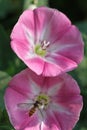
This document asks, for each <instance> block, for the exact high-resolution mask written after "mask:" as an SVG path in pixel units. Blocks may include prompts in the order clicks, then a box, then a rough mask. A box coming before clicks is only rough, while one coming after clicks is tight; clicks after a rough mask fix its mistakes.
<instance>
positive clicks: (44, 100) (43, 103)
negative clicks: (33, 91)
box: [36, 93, 50, 109]
mask: <svg viewBox="0 0 87 130" xmlns="http://www.w3.org/2000/svg"><path fill="white" fill-rule="evenodd" d="M36 100H37V101H38V102H39V103H40V104H39V108H41V109H44V108H46V107H47V106H48V104H49V102H50V98H49V96H48V95H46V94H44V93H41V94H40V95H38V96H37V98H36Z"/></svg>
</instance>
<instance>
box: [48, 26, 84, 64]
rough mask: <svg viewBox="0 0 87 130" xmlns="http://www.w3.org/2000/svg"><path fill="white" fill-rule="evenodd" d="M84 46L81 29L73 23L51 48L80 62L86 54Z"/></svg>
mask: <svg viewBox="0 0 87 130" xmlns="http://www.w3.org/2000/svg"><path fill="white" fill-rule="evenodd" d="M83 46H84V44H83V40H82V37H81V34H80V32H79V30H78V29H77V28H76V27H75V26H73V25H72V26H71V27H70V28H69V29H68V31H67V32H66V33H65V34H64V35H63V36H62V37H61V39H56V41H55V42H54V43H53V45H52V46H50V48H49V50H51V49H52V50H51V52H53V53H55V54H60V55H62V56H65V57H66V58H69V59H71V60H72V61H74V62H76V64H78V63H80V62H81V60H82V58H83V55H84V52H83V49H82V48H83Z"/></svg>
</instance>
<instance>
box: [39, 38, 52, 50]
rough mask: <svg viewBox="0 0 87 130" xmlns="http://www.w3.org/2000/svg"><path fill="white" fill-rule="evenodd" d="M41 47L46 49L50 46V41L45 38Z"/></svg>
mask: <svg viewBox="0 0 87 130" xmlns="http://www.w3.org/2000/svg"><path fill="white" fill-rule="evenodd" d="M41 44H42V45H41V47H42V49H43V50H46V48H47V47H48V46H49V44H50V42H47V41H46V40H44V41H43V42H42V43H41Z"/></svg>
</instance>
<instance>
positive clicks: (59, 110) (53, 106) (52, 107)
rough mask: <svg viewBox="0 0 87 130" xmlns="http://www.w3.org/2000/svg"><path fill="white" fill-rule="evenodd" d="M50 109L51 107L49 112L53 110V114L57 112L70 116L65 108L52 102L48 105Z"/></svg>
mask: <svg viewBox="0 0 87 130" xmlns="http://www.w3.org/2000/svg"><path fill="white" fill-rule="evenodd" d="M50 107H51V110H53V111H55V112H56V111H58V112H61V113H66V114H67V115H71V112H69V110H68V109H67V108H66V107H63V106H61V105H59V104H57V103H54V102H52V103H51V104H50Z"/></svg>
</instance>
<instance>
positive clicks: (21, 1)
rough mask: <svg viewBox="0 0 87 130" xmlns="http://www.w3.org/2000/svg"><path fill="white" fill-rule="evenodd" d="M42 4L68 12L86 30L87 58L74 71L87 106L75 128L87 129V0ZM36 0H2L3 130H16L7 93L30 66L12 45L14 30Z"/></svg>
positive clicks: (0, 120) (0, 68) (0, 74)
mask: <svg viewBox="0 0 87 130" xmlns="http://www.w3.org/2000/svg"><path fill="white" fill-rule="evenodd" d="M38 1H39V2H38V6H42V5H46V6H49V7H52V8H56V9H58V10H60V11H62V12H64V13H65V14H66V15H67V16H68V17H69V18H70V19H71V21H72V23H73V24H76V25H77V26H78V28H79V29H80V31H81V32H82V36H83V40H84V43H85V45H84V54H85V56H84V59H83V61H82V63H81V64H80V65H79V67H78V68H77V69H76V70H74V71H72V72H70V74H71V75H72V76H73V77H74V78H75V79H76V80H77V82H78V84H79V86H80V89H81V95H82V96H83V101H84V107H83V110H82V112H81V116H80V120H79V122H78V123H77V125H76V127H75V128H74V130H87V123H86V122H87V101H86V99H87V0H83V1H82V0H49V1H48V0H38ZM32 2H33V0H0V130H14V129H13V127H12V126H11V124H10V122H9V119H8V115H7V112H6V110H5V106H4V101H3V96H4V92H5V88H6V87H7V84H8V82H9V80H10V79H11V77H12V76H13V75H15V74H16V73H18V72H20V71H21V70H22V69H24V68H26V66H25V65H24V63H23V62H22V61H21V60H20V59H18V57H17V56H16V55H15V54H14V52H13V51H12V50H11V47H10V33H11V30H12V28H13V26H14V24H15V23H16V22H17V19H18V17H19V16H20V14H21V13H22V11H23V10H24V9H26V8H28V7H29V6H30V4H31V3H32Z"/></svg>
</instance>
